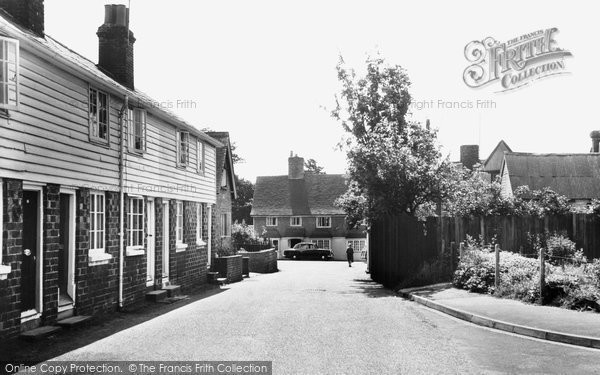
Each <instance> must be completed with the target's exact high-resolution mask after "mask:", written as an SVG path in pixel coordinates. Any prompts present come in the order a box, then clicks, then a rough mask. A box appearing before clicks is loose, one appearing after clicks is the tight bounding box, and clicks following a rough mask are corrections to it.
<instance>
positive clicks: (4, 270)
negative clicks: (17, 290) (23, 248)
mask: <svg viewBox="0 0 600 375" xmlns="http://www.w3.org/2000/svg"><path fill="white" fill-rule="evenodd" d="M3 219H4V181H3V180H2V179H1V178H0V280H6V279H7V278H8V275H9V274H10V272H11V271H12V269H11V267H10V264H8V265H5V264H4V263H2V254H3V253H4V242H3V241H2V237H3V236H2V233H3V232H4V221H3Z"/></svg>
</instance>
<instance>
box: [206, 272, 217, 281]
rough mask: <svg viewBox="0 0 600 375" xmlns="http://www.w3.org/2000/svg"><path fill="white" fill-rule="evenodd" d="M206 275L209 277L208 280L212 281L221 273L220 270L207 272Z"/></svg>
mask: <svg viewBox="0 0 600 375" xmlns="http://www.w3.org/2000/svg"><path fill="white" fill-rule="evenodd" d="M206 277H208V282H209V283H212V282H214V281H215V280H217V278H218V277H219V273H218V272H207V273H206Z"/></svg>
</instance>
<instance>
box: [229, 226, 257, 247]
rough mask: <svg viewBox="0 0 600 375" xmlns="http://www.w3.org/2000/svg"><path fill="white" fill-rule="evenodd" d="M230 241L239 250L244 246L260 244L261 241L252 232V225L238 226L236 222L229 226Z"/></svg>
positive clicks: (253, 231)
mask: <svg viewBox="0 0 600 375" xmlns="http://www.w3.org/2000/svg"><path fill="white" fill-rule="evenodd" d="M231 241H232V242H233V246H234V247H235V248H236V249H240V248H241V247H244V246H245V245H258V244H262V239H261V238H260V236H259V234H258V233H256V231H255V230H254V226H253V225H248V224H246V223H241V224H238V223H237V222H236V223H234V224H233V225H232V226H231Z"/></svg>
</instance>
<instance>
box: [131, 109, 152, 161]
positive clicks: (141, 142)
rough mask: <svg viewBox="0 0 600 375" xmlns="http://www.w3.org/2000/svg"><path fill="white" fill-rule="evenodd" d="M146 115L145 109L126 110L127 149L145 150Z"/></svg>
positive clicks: (141, 151) (139, 151)
mask: <svg viewBox="0 0 600 375" xmlns="http://www.w3.org/2000/svg"><path fill="white" fill-rule="evenodd" d="M146 115H147V114H146V110H144V109H141V108H133V109H131V108H130V109H129V110H128V112H127V127H128V130H129V151H133V152H138V153H143V152H146Z"/></svg>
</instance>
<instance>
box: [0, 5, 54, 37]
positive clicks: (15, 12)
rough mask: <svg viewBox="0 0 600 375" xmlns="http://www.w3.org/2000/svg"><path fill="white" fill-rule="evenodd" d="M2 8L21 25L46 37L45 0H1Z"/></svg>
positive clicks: (0, 6)
mask: <svg viewBox="0 0 600 375" xmlns="http://www.w3.org/2000/svg"><path fill="white" fill-rule="evenodd" d="M0 8H2V9H4V11H6V13H8V14H10V15H11V16H12V17H13V18H14V19H15V21H16V22H17V23H18V24H19V25H21V26H23V27H25V28H27V29H29V30H31V31H32V32H33V33H34V34H36V35H38V36H41V37H44V0H0Z"/></svg>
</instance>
